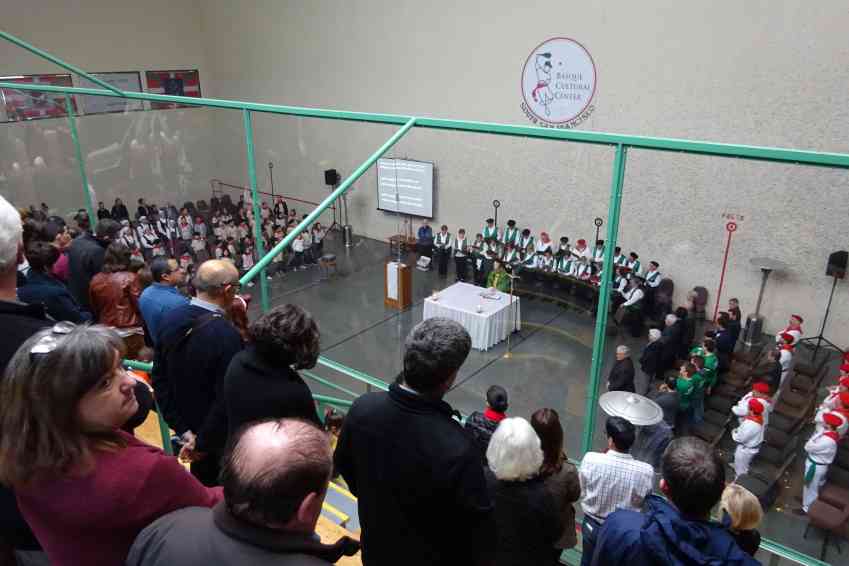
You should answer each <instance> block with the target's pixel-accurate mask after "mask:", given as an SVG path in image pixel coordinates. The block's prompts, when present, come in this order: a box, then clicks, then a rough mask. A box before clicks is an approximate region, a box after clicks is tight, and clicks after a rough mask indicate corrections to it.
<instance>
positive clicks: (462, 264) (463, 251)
mask: <svg viewBox="0 0 849 566" xmlns="http://www.w3.org/2000/svg"><path fill="white" fill-rule="evenodd" d="M453 249H454V273H455V275H456V276H457V281H465V280H466V277H467V274H468V272H469V268H468V262H469V254H470V253H471V249H470V246H469V239H468V238H466V230H465V229H464V228H460V229H459V230H458V231H457V237H456V238H455V239H454V248H453Z"/></svg>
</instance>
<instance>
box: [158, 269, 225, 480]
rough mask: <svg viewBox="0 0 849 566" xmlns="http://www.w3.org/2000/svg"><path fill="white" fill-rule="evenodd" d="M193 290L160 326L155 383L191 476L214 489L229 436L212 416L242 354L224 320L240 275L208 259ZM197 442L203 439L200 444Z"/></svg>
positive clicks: (159, 399) (199, 272) (161, 403)
mask: <svg viewBox="0 0 849 566" xmlns="http://www.w3.org/2000/svg"><path fill="white" fill-rule="evenodd" d="M194 286H195V289H196V290H197V297H195V298H193V299H192V300H191V303H190V304H188V305H184V306H182V307H177V308H175V309H172V310H171V311H169V312H167V313H166V314H165V316H163V317H162V320H161V321H160V329H159V335H158V336H157V337H156V339H155V341H154V342H155V344H156V349H155V351H156V357H155V363H154V366H153V376H152V380H153V387H154V389H155V391H156V398H157V401H158V402H159V406H160V408H161V409H162V411H163V413H164V416H165V419H166V420H167V421H168V424H169V425H171V428H173V429H174V430H175V431H176V432H177V434H178V435H180V436H181V437H182V439H183V440H184V441H185V442H186V444H185V448H186V452H185V453H184V456H187V457H190V459H192V466H191V468H192V473H193V474H195V476H197V478H198V479H200V480H201V481H202V482H203V483H204V484H205V485H215V483H216V482H217V478H218V457H219V456H220V450H221V449H222V448H223V442H224V435H225V431H222V430H220V428H217V429H214V428H213V425H214V424H215V421H214V419H212V418H209V417H210V414H211V409H212V407H213V404H214V403H215V400H216V398H217V396H218V395H219V393H220V391H221V387H222V384H223V383H224V375H225V373H226V371H227V366H228V365H229V364H230V360H231V359H232V358H233V356H235V355H236V353H238V352H239V351H240V350H241V349H242V339H241V336H240V335H239V331H238V330H237V329H236V328H235V327H234V326H233V324H232V323H230V322H229V321H228V320H227V318H226V317H225V312H226V309H227V308H229V307H230V304H231V303H232V301H233V298H234V296H235V294H236V292H237V290H238V287H239V272H238V271H237V270H236V267H235V266H234V265H233V264H232V263H231V262H229V261H224V260H209V261H207V262H205V263H204V264H203V265H201V266H200V268H199V269H198V272H197V276H196V277H195V281H194ZM198 438H200V439H203V440H202V441H199V442H197V444H196V442H195V441H196V440H197V439H198ZM204 442H209V444H204ZM212 450H215V451H214V452H212Z"/></svg>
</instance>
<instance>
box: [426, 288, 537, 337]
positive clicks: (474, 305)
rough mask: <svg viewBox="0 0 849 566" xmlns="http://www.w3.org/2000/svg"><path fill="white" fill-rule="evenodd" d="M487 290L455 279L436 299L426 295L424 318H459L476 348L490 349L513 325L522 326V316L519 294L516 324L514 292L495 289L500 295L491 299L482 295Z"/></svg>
mask: <svg viewBox="0 0 849 566" xmlns="http://www.w3.org/2000/svg"><path fill="white" fill-rule="evenodd" d="M483 292H489V291H488V290H487V289H484V288H482V287H478V286H476V285H470V284H469V283H455V284H454V285H451V286H450V287H448V288H447V289H443V290H442V291H439V293H438V295H437V296H438V298H437V299H436V300H434V298H433V297H428V298H427V299H425V302H424V315H423V317H422V318H423V320H426V319H428V318H433V317H435V316H441V317H445V318H450V319H451V320H456V321H457V322H459V323H460V324H462V325H463V328H465V329H466V330H468V331H469V334H470V335H471V336H472V348H475V349H477V350H488V349H490V348H491V347H492V346H494V345H495V344H498V343H499V342H501V341H502V340H504V339H506V338H507V334H508V333H509V332H510V330H511V329H513V328H515V329H516V330H521V328H522V316H521V311H520V308H519V307H520V305H519V297H516V296H515V295H514V296H513V314H515V317H516V318H515V326H514V320H513V316H512V315H511V312H510V310H511V309H510V295H509V294H507V293H502V292H500V291H495V292H494V295H496V296H497V298H495V299H489V298H484V297H482V296H481V293H483ZM478 306H480V307H482V309H483V310H482V312H478Z"/></svg>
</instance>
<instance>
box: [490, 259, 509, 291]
mask: <svg viewBox="0 0 849 566" xmlns="http://www.w3.org/2000/svg"><path fill="white" fill-rule="evenodd" d="M486 286H487V288H488V289H498V290H499V291H501V292H502V293H509V292H510V276H509V275H507V272H506V271H504V265H503V264H502V263H501V262H500V261H498V260H496V261H495V262H494V267H493V270H492V271H491V272H490V274H489V277H487V278H486Z"/></svg>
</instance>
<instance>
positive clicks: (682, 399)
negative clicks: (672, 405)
mask: <svg viewBox="0 0 849 566" xmlns="http://www.w3.org/2000/svg"><path fill="white" fill-rule="evenodd" d="M675 389H677V390H678V407H679V409H680V410H682V411H685V410H687V409H689V408H690V405H691V404H692V402H693V393H694V392H695V391H696V384H695V383H694V382H693V379H692V378H691V379H685V378H683V377H681V376H680V375H679V376H678V379H677V380H676V381H675Z"/></svg>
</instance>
